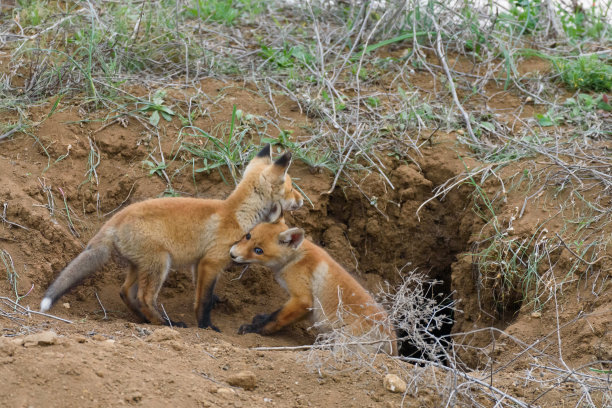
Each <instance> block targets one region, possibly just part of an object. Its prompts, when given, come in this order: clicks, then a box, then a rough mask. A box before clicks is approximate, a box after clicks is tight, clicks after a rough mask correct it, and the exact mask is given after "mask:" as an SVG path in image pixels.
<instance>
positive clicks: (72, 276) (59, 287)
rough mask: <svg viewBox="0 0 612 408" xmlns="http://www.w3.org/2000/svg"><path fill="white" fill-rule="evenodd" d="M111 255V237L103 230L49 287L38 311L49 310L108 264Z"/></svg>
mask: <svg viewBox="0 0 612 408" xmlns="http://www.w3.org/2000/svg"><path fill="white" fill-rule="evenodd" d="M111 253H112V237H111V236H110V234H109V233H108V230H104V229H103V230H102V231H100V232H98V234H96V236H94V237H93V238H92V239H91V241H90V242H89V244H88V245H87V248H85V250H84V251H83V252H81V253H80V254H79V256H77V257H76V258H74V259H73V260H72V262H70V263H69V264H68V266H66V267H65V268H64V270H63V271H62V272H61V273H60V275H59V276H58V277H57V279H55V281H54V282H53V283H52V284H51V286H49V289H47V292H46V293H45V297H44V298H43V300H42V302H40V311H41V312H46V311H47V310H49V309H50V308H51V306H53V304H54V303H55V302H56V301H57V300H58V299H59V298H61V297H62V296H63V295H64V294H65V293H66V292H68V291H69V290H70V289H72V288H73V287H74V286H76V285H78V284H79V283H80V282H81V281H83V280H84V279H85V278H87V277H88V276H89V275H91V274H92V273H94V272H96V271H97V270H98V269H100V268H101V267H102V266H103V265H104V264H105V263H106V262H108V260H109V259H110V256H111Z"/></svg>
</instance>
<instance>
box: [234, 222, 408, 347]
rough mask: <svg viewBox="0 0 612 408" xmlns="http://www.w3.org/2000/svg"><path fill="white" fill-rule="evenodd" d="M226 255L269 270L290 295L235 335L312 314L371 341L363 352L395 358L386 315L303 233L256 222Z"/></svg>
mask: <svg viewBox="0 0 612 408" xmlns="http://www.w3.org/2000/svg"><path fill="white" fill-rule="evenodd" d="M230 256H231V257H232V259H233V260H234V261H235V262H238V263H256V264H261V265H265V266H267V267H268V268H270V269H272V270H273V271H274V272H275V278H276V280H277V281H278V283H279V284H280V285H281V286H282V287H283V288H284V289H285V290H287V292H289V296H290V298H289V300H288V301H287V303H285V305H284V306H283V307H282V308H280V309H279V310H277V311H275V312H273V313H271V314H260V315H257V316H255V317H254V318H253V321H252V322H251V324H244V325H242V326H241V327H240V329H239V330H238V333H239V334H244V333H260V334H270V333H273V332H275V331H277V330H279V329H280V328H282V327H284V326H286V325H288V324H290V323H292V322H294V321H296V320H298V319H299V318H301V317H303V316H305V315H306V314H307V313H309V312H310V311H312V318H313V321H314V322H315V323H319V324H321V325H323V326H324V328H325V329H328V330H329V329H334V328H340V327H341V328H342V329H343V330H345V331H346V332H347V333H348V334H351V335H354V336H363V339H364V340H365V342H370V341H371V342H372V344H371V345H369V346H366V348H371V349H373V350H374V351H379V350H380V351H384V352H386V353H387V354H391V355H397V344H396V337H395V334H394V331H393V329H392V328H391V327H390V326H389V323H388V318H387V314H386V312H385V311H384V310H383V308H382V307H381V306H379V305H378V304H376V302H375V301H374V299H373V298H372V296H370V294H369V293H368V292H367V291H366V290H365V289H364V288H363V287H362V286H361V285H360V284H359V283H358V282H357V281H356V280H355V279H354V278H353V277H352V276H351V275H350V274H349V273H348V272H347V271H346V270H345V269H344V268H342V266H340V265H339V264H338V263H337V262H336V261H334V259H333V258H332V257H331V256H330V255H329V254H328V253H327V252H326V251H325V250H324V249H323V248H321V247H319V246H317V245H315V244H313V243H312V242H310V241H308V240H304V230H302V229H299V228H289V227H288V226H287V225H286V224H285V223H284V220H282V219H279V220H278V221H277V222H275V223H264V224H259V225H257V226H256V227H255V228H253V230H252V231H251V232H250V233H248V234H246V235H245V236H244V238H243V239H242V240H241V241H240V242H238V243H236V244H235V245H234V246H232V248H231V249H230Z"/></svg>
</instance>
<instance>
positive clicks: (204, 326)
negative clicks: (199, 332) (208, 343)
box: [198, 322, 221, 333]
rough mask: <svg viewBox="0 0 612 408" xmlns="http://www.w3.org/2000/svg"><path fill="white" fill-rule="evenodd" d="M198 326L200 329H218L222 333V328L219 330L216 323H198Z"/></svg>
mask: <svg viewBox="0 0 612 408" xmlns="http://www.w3.org/2000/svg"><path fill="white" fill-rule="evenodd" d="M198 327H199V328H200V329H212V330H214V331H216V332H217V333H221V330H219V328H218V327H217V326H215V325H214V324H212V323H210V322H208V323H200V324H198Z"/></svg>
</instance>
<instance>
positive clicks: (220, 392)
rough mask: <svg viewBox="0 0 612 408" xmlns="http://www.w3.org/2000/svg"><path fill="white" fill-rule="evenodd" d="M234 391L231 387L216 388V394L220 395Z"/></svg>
mask: <svg viewBox="0 0 612 408" xmlns="http://www.w3.org/2000/svg"><path fill="white" fill-rule="evenodd" d="M235 393H236V391H234V390H232V389H231V388H225V387H222V388H217V394H221V395H234V394H235Z"/></svg>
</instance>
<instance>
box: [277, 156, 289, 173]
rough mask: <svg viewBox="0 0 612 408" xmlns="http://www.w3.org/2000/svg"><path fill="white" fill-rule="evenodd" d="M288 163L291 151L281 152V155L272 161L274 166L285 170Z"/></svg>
mask: <svg viewBox="0 0 612 408" xmlns="http://www.w3.org/2000/svg"><path fill="white" fill-rule="evenodd" d="M290 164H291V152H285V154H283V155H282V156H281V157H279V158H278V159H276V161H275V162H274V166H278V167H280V168H281V169H283V170H284V171H285V172H286V171H287V169H288V168H289V165H290Z"/></svg>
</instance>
